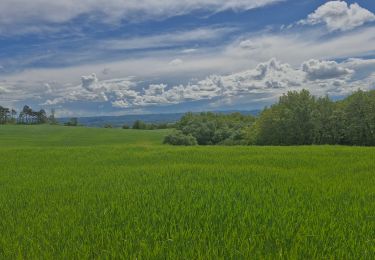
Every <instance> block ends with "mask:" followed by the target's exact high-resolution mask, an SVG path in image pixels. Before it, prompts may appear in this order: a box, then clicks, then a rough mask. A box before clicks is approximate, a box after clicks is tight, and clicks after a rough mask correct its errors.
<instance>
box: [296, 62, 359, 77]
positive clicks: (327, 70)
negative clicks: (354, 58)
mask: <svg viewBox="0 0 375 260" xmlns="http://www.w3.org/2000/svg"><path fill="white" fill-rule="evenodd" d="M302 70H303V71H304V72H305V73H306V77H307V78H308V79H309V80H313V81H314V80H319V79H332V78H340V77H343V76H347V75H349V74H352V73H353V72H354V71H353V70H350V69H347V68H344V67H342V66H340V65H339V64H338V63H337V62H335V61H319V60H314V59H311V60H309V61H307V62H304V63H303V64H302Z"/></svg>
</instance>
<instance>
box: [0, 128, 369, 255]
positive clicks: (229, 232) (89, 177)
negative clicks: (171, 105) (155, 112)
mask: <svg viewBox="0 0 375 260" xmlns="http://www.w3.org/2000/svg"><path fill="white" fill-rule="evenodd" d="M166 133H167V132H165V131H131V130H120V129H118V130H116V129H88V128H67V127H45V126H42V127H18V126H12V127H8V126H6V127H0V158H1V167H0V205H1V207H0V230H1V232H0V258H2V259H9V258H10V259H13V258H17V257H20V258H37V259H40V258H52V259H53V258H68V259H71V258H126V259H134V258H139V259H150V258H158V259H160V258H162V259H164V258H169V259H181V258H183V259H217V258H226V259H228V258H229V259H254V258H255V259H258V258H268V259H274V258H300V259H311V258H314V259H315V258H318V259H322V258H336V259H374V258H375V189H374V187H375V149H374V148H360V147H334V146H322V147H316V146H312V147H171V146H166V145H161V143H162V139H163V136H164V135H165V134H166Z"/></svg>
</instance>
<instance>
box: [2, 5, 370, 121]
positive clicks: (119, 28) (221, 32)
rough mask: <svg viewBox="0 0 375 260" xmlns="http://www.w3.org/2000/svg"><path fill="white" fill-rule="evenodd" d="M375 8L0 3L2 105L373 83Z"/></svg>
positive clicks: (257, 99)
mask: <svg viewBox="0 0 375 260" xmlns="http://www.w3.org/2000/svg"><path fill="white" fill-rule="evenodd" d="M77 2H78V3H77ZM374 13H375V2H374V1H368V0H358V1H315V0H300V1H296V0H225V1H224V0H200V1H197V0H180V1H176V0H159V1H157V0H143V1H135V0H134V1H132V0H106V1H104V0H90V1H88V0H87V1H86V0H82V1H73V0H59V1H49V0H35V1H28V0H2V1H1V2H0V105H3V106H10V107H14V108H18V109H19V108H21V107H22V106H23V105H24V104H28V105H31V106H33V107H35V108H42V107H43V108H45V109H47V110H48V109H51V108H55V110H56V111H57V113H58V115H59V116H91V115H117V114H119V115H120V114H134V113H166V112H184V111H202V110H233V109H236V110H252V109H259V108H262V107H264V106H265V105H269V104H271V103H273V102H275V100H277V98H278V97H279V96H280V95H281V94H282V93H285V92H287V91H289V90H299V89H302V88H306V89H309V90H310V91H311V92H312V93H314V94H315V95H330V96H331V97H333V98H338V97H343V96H345V95H348V94H350V93H351V92H352V91H354V90H356V89H359V88H361V89H374V88H375V58H374V57H375V47H374V46H375V15H374Z"/></svg>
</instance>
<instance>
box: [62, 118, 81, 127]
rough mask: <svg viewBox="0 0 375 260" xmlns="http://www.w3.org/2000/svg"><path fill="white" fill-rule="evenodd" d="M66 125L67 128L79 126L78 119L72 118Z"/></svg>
mask: <svg viewBox="0 0 375 260" xmlns="http://www.w3.org/2000/svg"><path fill="white" fill-rule="evenodd" d="M64 125H65V126H78V119H77V118H76V117H72V118H70V119H69V121H68V122H66V123H65V124H64Z"/></svg>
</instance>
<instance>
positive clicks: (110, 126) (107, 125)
mask: <svg viewBox="0 0 375 260" xmlns="http://www.w3.org/2000/svg"><path fill="white" fill-rule="evenodd" d="M104 128H113V126H112V125H111V124H105V125H104Z"/></svg>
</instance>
